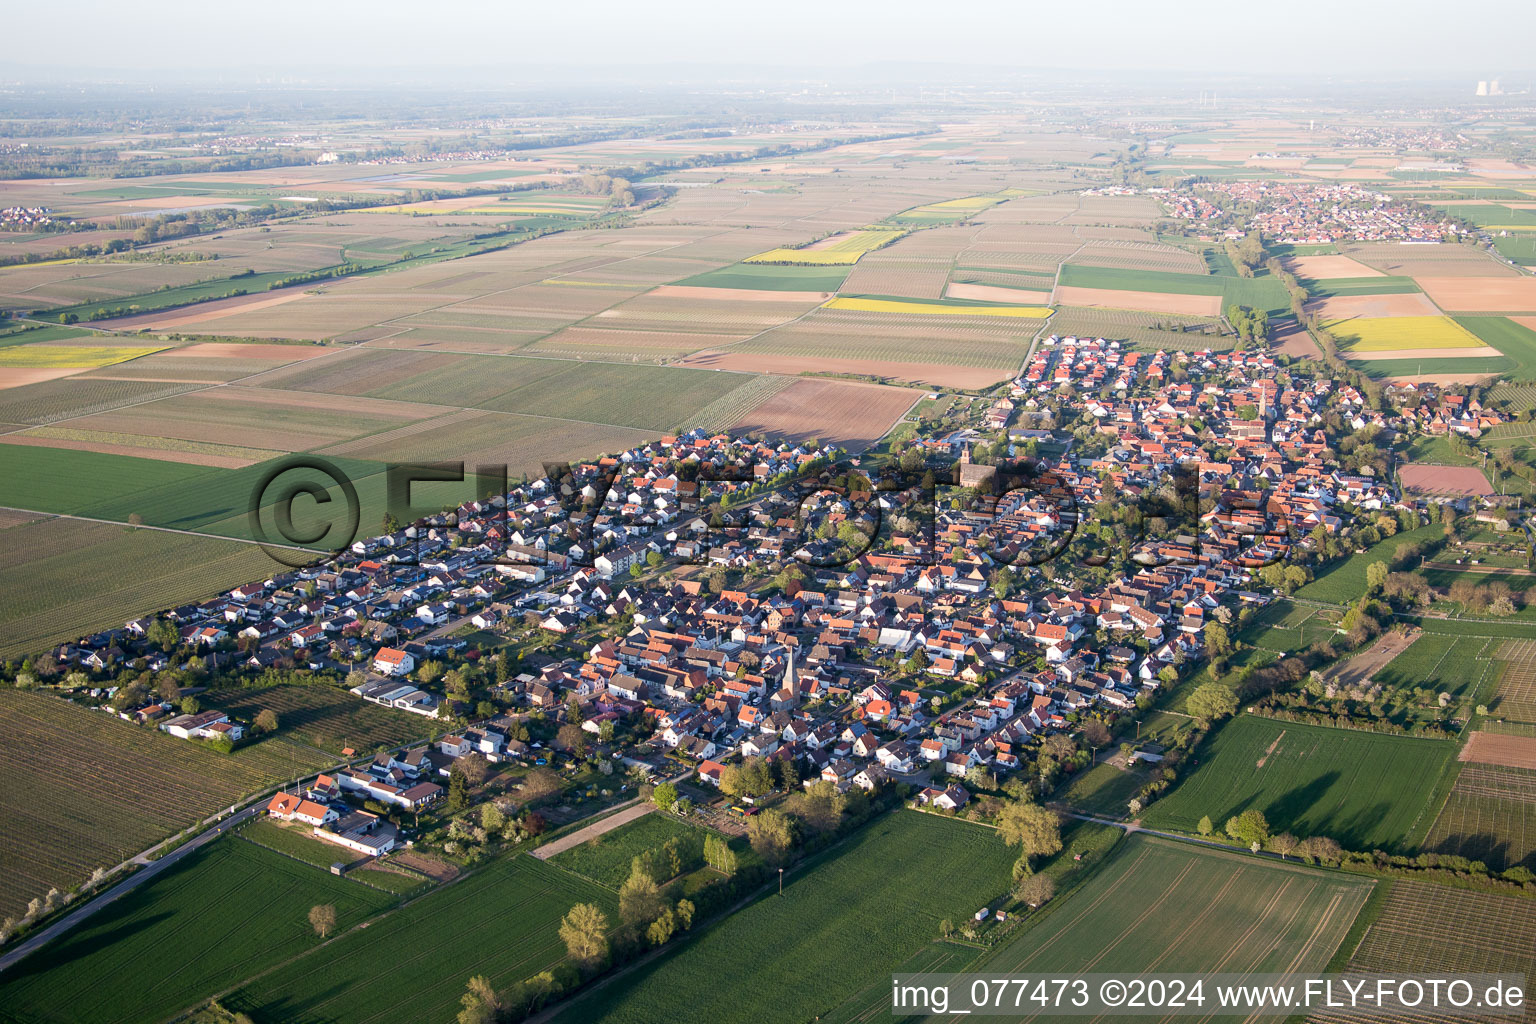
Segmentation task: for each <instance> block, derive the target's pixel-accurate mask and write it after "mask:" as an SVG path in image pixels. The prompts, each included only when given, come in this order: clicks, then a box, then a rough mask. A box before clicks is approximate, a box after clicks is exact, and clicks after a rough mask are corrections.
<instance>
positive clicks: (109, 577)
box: [0, 448, 277, 657]
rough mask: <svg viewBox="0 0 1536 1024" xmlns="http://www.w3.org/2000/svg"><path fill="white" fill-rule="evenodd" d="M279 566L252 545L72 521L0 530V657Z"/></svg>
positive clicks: (198, 596) (118, 622) (32, 650)
mask: <svg viewBox="0 0 1536 1024" xmlns="http://www.w3.org/2000/svg"><path fill="white" fill-rule="evenodd" d="M24 450H27V451H45V450H46V449H41V448H34V449H24ZM67 454H76V453H74V452H70V453H67ZM276 564H277V563H275V562H273V561H272V559H271V558H269V557H268V556H267V555H266V553H265V552H264V551H262V550H261V548H259V547H257V546H256V545H254V544H239V543H235V542H233V541H224V540H217V539H215V538H211V537H196V536H189V535H187V534H180V533H167V532H165V531H162V530H134V529H132V528H130V527H125V526H115V525H111V524H108V523H89V522H83V521H81V520H77V519H52V518H50V519H41V520H38V521H36V522H31V523H24V524H22V525H19V526H13V527H10V528H9V529H6V530H0V656H3V657H16V656H20V655H27V654H38V653H40V652H42V651H44V650H46V649H48V648H49V647H51V646H53V645H54V644H58V643H62V642H63V641H66V640H74V639H77V638H78V637H81V636H84V635H86V634H88V633H92V632H95V631H96V630H100V629H107V628H113V627H121V626H122V624H123V623H124V622H125V621H127V620H128V619H130V618H133V617H135V616H139V615H147V614H151V613H153V612H158V611H160V610H161V609H163V608H168V607H173V606H175V605H178V604H182V603H184V602H187V601H201V600H206V599H207V598H209V597H212V596H214V595H216V594H218V593H220V592H221V591H225V590H228V589H229V588H231V587H236V586H239V585H240V584H242V583H249V582H250V581H251V580H254V579H261V578H264V577H266V576H268V575H270V574H271V573H272V572H273V571H274V569H275V568H276Z"/></svg>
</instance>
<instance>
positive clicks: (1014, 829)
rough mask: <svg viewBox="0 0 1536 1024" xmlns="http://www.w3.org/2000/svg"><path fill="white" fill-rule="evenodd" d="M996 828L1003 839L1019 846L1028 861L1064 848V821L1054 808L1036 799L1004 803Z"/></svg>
mask: <svg viewBox="0 0 1536 1024" xmlns="http://www.w3.org/2000/svg"><path fill="white" fill-rule="evenodd" d="M997 831H998V834H999V835H1001V836H1002V837H1003V842H1005V843H1007V844H1008V845H1009V846H1017V847H1019V848H1020V854H1021V855H1022V856H1023V857H1024V859H1025V861H1026V862H1027V861H1028V860H1029V858H1031V857H1048V856H1050V855H1051V854H1053V853H1056V852H1057V851H1059V850H1060V849H1061V822H1060V820H1059V819H1058V818H1057V817H1056V813H1055V812H1054V811H1051V810H1048V809H1046V808H1044V807H1041V806H1040V805H1039V804H1035V803H1021V802H1017V801H1015V802H1013V803H1009V804H1005V805H1004V806H1003V810H1002V812H1001V813H1000V814H998V816H997Z"/></svg>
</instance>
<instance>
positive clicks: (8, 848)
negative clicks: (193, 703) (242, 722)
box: [0, 690, 326, 916]
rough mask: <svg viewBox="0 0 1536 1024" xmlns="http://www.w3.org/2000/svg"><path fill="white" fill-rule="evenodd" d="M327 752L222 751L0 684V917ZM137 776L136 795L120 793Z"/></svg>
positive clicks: (312, 764)
mask: <svg viewBox="0 0 1536 1024" xmlns="http://www.w3.org/2000/svg"><path fill="white" fill-rule="evenodd" d="M325 764H326V759H324V758H320V757H317V756H316V755H315V753H314V752H313V751H309V750H305V749H303V748H301V747H295V746H293V745H291V744H271V745H269V744H262V745H260V746H258V747H254V748H250V749H244V750H237V751H236V752H235V753H233V754H229V755H224V754H218V753H215V752H213V751H211V750H207V749H205V748H203V747H201V746H198V745H197V744H195V743H190V742H188V741H186V740H179V739H175V738H173V737H171V736H168V735H166V734H164V733H161V732H157V731H155V730H153V729H149V728H140V727H139V726H135V725H130V724H128V723H127V722H124V721H122V720H120V719H118V718H116V717H114V716H112V715H108V714H105V713H103V712H99V711H89V710H86V709H85V708H82V707H79V706H77V705H74V704H71V703H69V702H67V701H64V700H60V699H58V698H56V697H51V696H46V695H43V694H38V693H31V692H27V691H22V690H4V691H0V768H3V770H4V773H5V777H6V779H7V780H9V781H10V783H11V784H10V786H8V787H7V789H6V792H5V797H4V799H3V801H0V835H4V836H5V841H4V844H3V845H0V874H3V876H4V878H5V884H4V885H3V886H0V915H4V916H13V915H17V914H19V913H20V911H22V910H23V909H24V908H25V907H26V905H27V901H28V900H30V899H32V898H33V897H36V896H42V895H43V894H44V893H46V892H47V891H48V889H49V888H50V887H58V888H59V889H66V888H70V887H72V886H75V885H78V884H79V883H81V882H84V881H85V880H86V878H87V877H89V876H90V874H91V872H92V871H93V870H95V869H96V868H109V867H114V866H116V865H117V864H118V863H120V862H122V861H123V860H126V859H127V858H129V857H131V856H133V855H134V854H137V853H139V852H140V851H141V850H143V849H145V848H147V847H149V846H152V845H154V844H155V843H156V842H158V841H160V840H161V839H164V838H166V837H168V836H170V835H173V834H174V833H176V832H178V831H180V830H181V829H183V828H186V827H187V826H189V825H191V824H192V823H193V822H194V821H197V820H200V819H202V818H203V817H205V816H207V815H209V814H212V813H214V812H216V811H218V810H219V809H220V808H221V807H227V806H228V805H229V804H230V803H231V802H233V801H235V800H236V799H238V798H239V797H240V796H242V795H243V794H247V793H252V792H255V791H258V790H260V789H263V788H265V787H266V786H269V785H271V784H273V783H275V782H278V781H281V780H282V779H284V778H288V777H290V776H291V775H292V773H293V771H294V768H295V766H298V767H299V768H300V769H301V770H303V769H309V770H314V769H316V768H320V767H324V766H325ZM125 778H131V779H133V780H135V787H136V788H135V794H134V799H132V800H123V799H119V797H120V796H121V791H122V784H123V783H122V780H123V779H125Z"/></svg>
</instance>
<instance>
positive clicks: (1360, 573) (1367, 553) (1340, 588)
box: [1296, 523, 1444, 604]
mask: <svg viewBox="0 0 1536 1024" xmlns="http://www.w3.org/2000/svg"><path fill="white" fill-rule="evenodd" d="M1443 536H1444V532H1443V531H1442V530H1441V528H1440V527H1439V526H1437V525H1435V524H1433V523H1431V524H1430V525H1428V526H1421V527H1419V528H1417V529H1414V530H1409V531H1408V532H1407V533H1398V534H1394V535H1393V536H1391V537H1387V538H1386V539H1384V540H1381V541H1378V542H1377V543H1375V544H1374V545H1372V546H1371V547H1369V548H1367V549H1366V550H1364V551H1361V552H1357V553H1356V554H1353V555H1351V556H1349V557H1348V558H1346V559H1343V560H1342V561H1338V562H1333V563H1332V564H1330V565H1329V566H1328V567H1327V568H1326V569H1324V570H1323V571H1322V572H1320V573H1318V574H1317V578H1316V579H1314V580H1313V581H1312V582H1311V583H1308V584H1307V585H1306V586H1304V587H1302V588H1301V589H1300V590H1298V591H1296V596H1297V597H1300V598H1303V599H1306V600H1312V601H1329V602H1332V603H1334V604H1344V603H1346V602H1349V601H1353V600H1354V599H1355V598H1357V597H1359V596H1360V595H1361V594H1363V593H1365V567H1366V566H1368V565H1370V564H1371V563H1372V562H1387V563H1389V564H1390V563H1391V561H1392V555H1393V553H1394V552H1395V551H1396V550H1397V549H1398V547H1399V546H1400V545H1403V544H1427V543H1429V542H1430V541H1433V540H1436V539H1438V538H1440V537H1443Z"/></svg>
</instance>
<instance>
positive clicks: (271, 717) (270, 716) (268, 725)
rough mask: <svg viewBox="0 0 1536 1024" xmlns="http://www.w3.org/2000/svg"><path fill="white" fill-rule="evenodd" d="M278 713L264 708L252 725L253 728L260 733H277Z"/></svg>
mask: <svg viewBox="0 0 1536 1024" xmlns="http://www.w3.org/2000/svg"><path fill="white" fill-rule="evenodd" d="M277 725H278V721H277V712H276V711H273V710H272V709H271V708H263V709H262V711H261V714H259V715H257V716H256V721H255V722H253V723H251V728H252V729H254V730H255V731H256V732H259V733H269V732H277Z"/></svg>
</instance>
